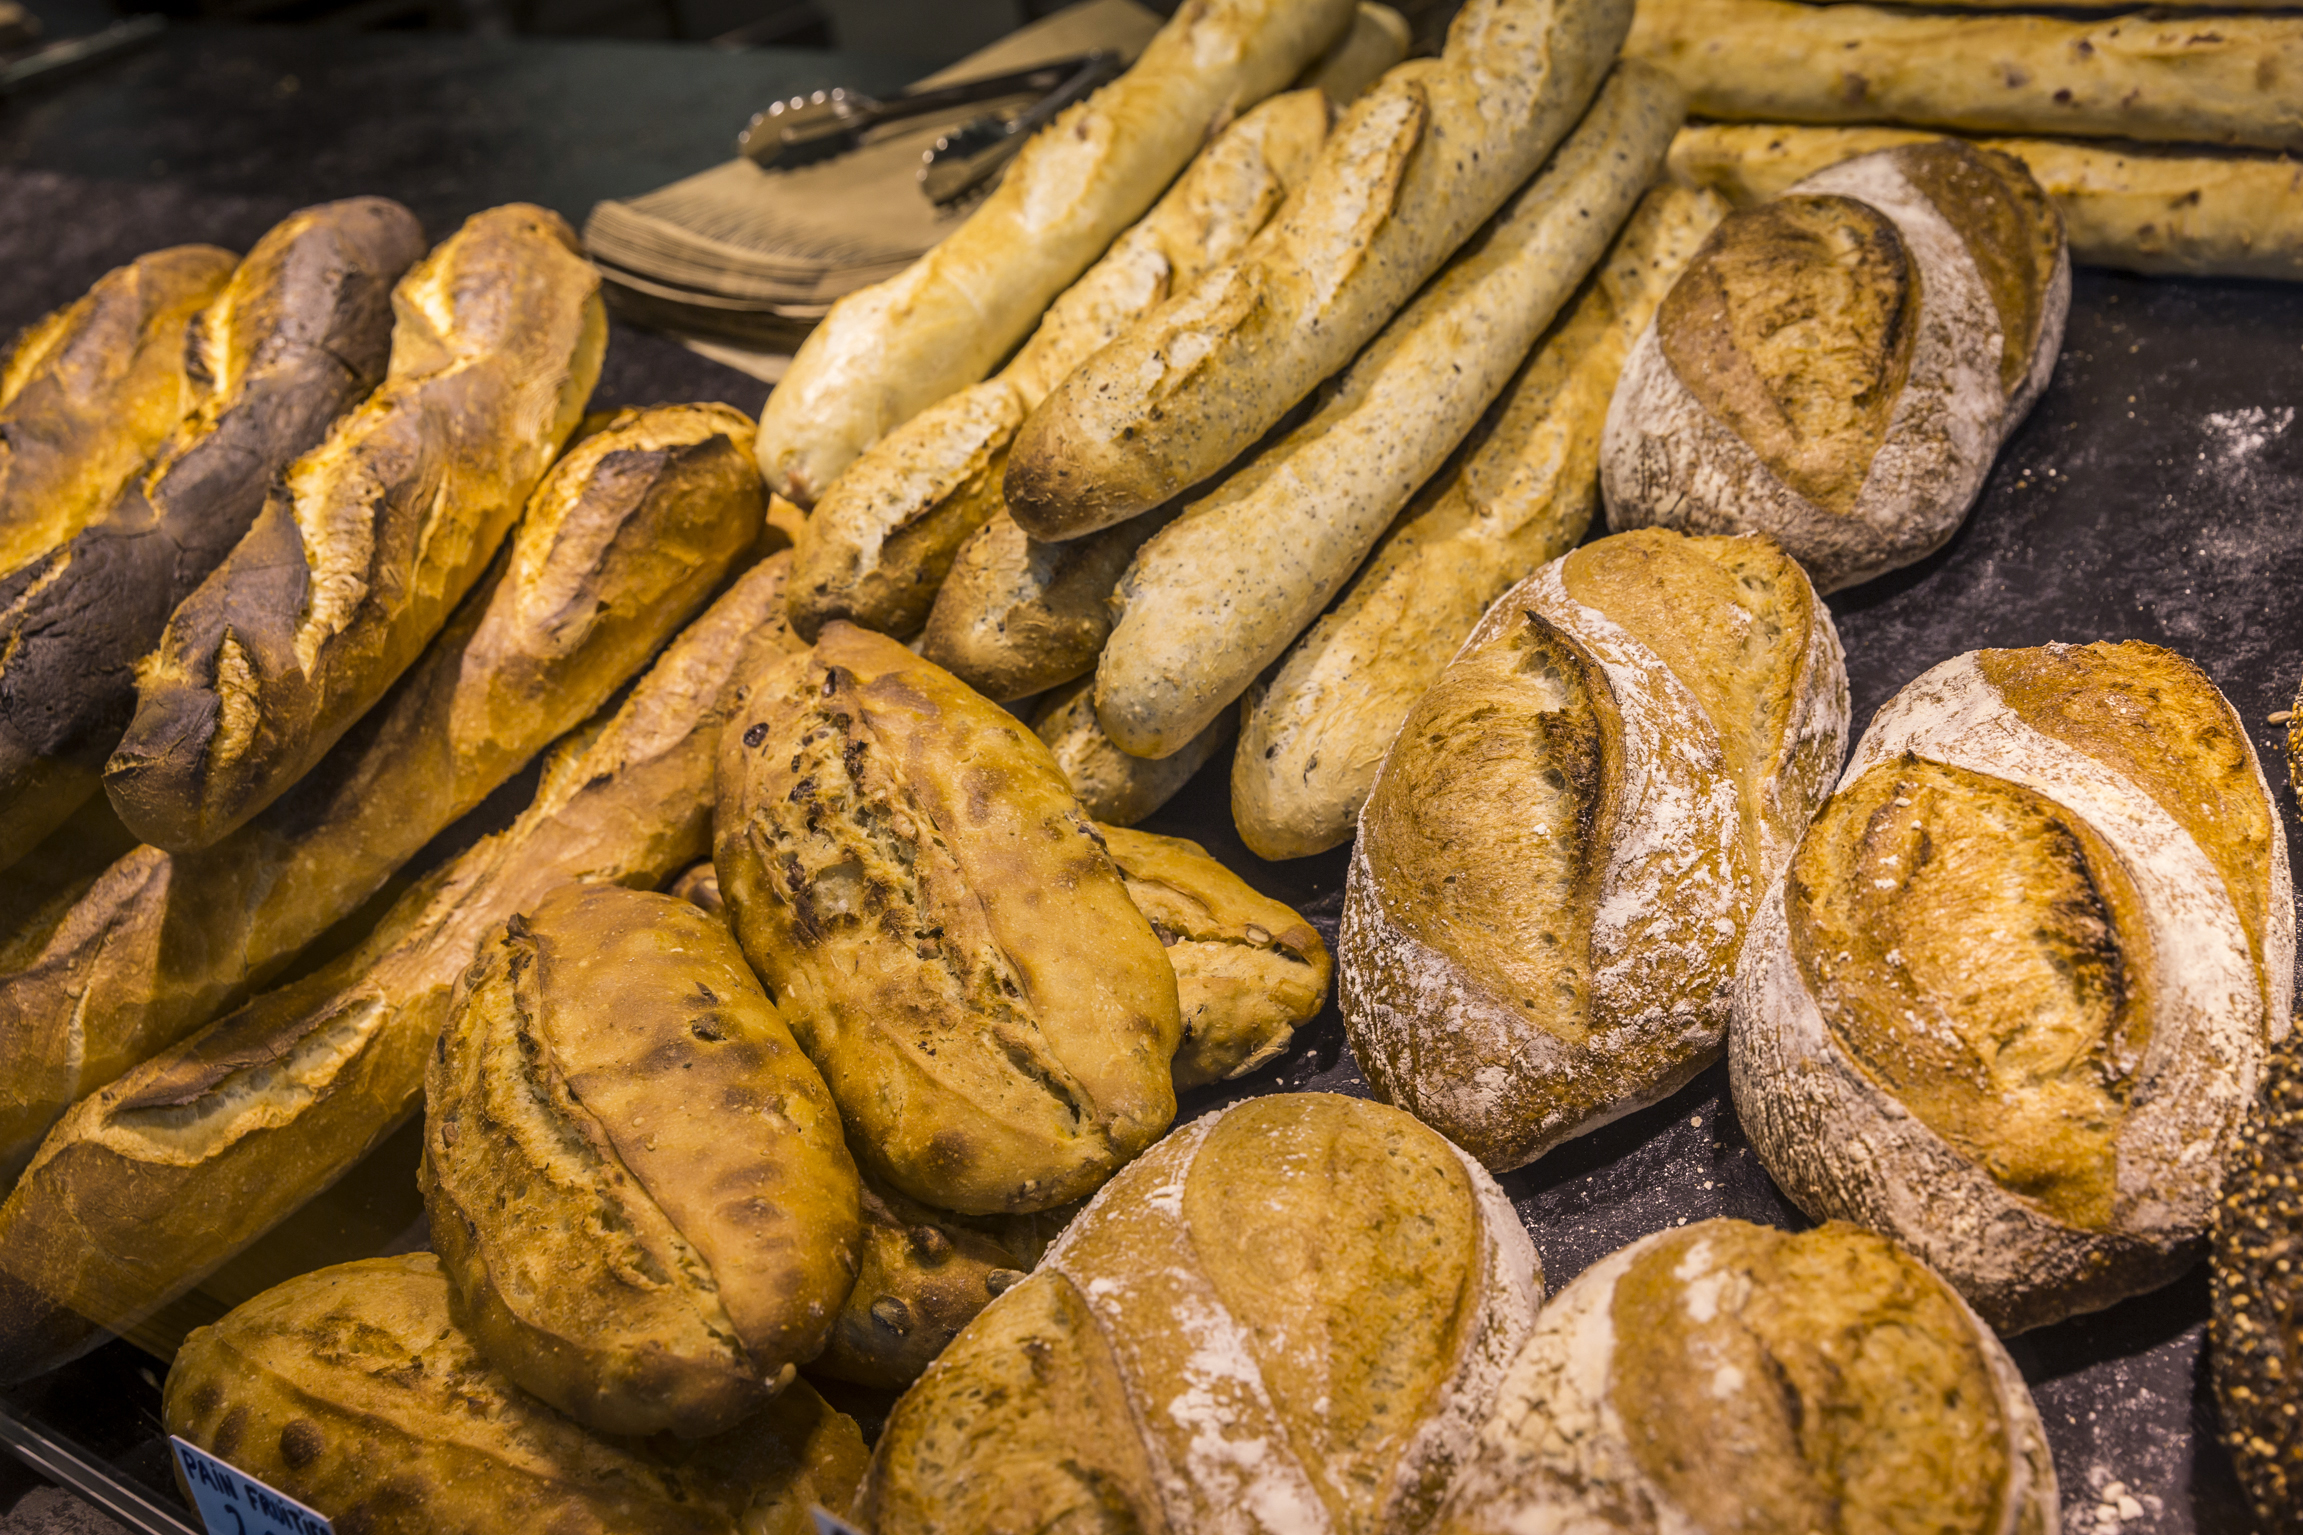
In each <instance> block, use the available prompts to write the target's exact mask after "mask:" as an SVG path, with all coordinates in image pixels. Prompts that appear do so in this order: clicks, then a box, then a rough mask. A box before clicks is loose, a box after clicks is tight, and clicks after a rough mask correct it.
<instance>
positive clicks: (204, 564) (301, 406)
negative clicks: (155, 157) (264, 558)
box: [0, 197, 424, 840]
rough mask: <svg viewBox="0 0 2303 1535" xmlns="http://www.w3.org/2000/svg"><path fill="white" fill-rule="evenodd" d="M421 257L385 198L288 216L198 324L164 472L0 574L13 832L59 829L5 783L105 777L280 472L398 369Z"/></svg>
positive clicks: (2, 686) (0, 743) (6, 804)
mask: <svg viewBox="0 0 2303 1535" xmlns="http://www.w3.org/2000/svg"><path fill="white" fill-rule="evenodd" d="M423 253H424V233H423V229H422V227H421V226H420V225H418V224H417V222H416V216H415V215H414V214H412V213H410V212H409V211H408V210H407V209H405V208H403V207H401V206H400V205H399V204H398V203H395V202H389V201H386V200H385V199H383V198H380V197H362V198H354V199H351V200H350V201H347V202H340V203H328V204H325V205H323V206H321V207H317V208H307V209H305V210H304V211H303V212H301V213H296V214H292V215H290V216H289V217H288V218H287V219H286V220H284V221H283V222H281V223H279V224H276V225H274V226H273V227H272V229H271V230H270V231H269V232H268V233H266V234H265V236H264V237H263V238H262V239H261V240H259V241H257V242H256V246H255V249H253V250H251V251H250V252H249V253H248V258H247V259H246V260H245V261H243V262H241V263H240V265H239V268H238V269H237V270H236V271H234V272H233V274H232V279H231V281H230V282H228V283H226V284H225V286H224V289H223V291H222V292H221V293H220V294H218V295H217V297H216V298H215V300H214V301H213V302H211V303H210V304H209V305H208V307H207V308H206V309H204V310H202V311H201V313H200V315H199V317H198V318H197V319H195V320H194V321H193V322H192V324H191V327H190V329H189V331H188V332H187V333H186V336H185V338H184V339H185V344H186V347H187V355H188V357H189V359H190V360H189V362H188V364H187V368H188V374H189V380H188V382H189V388H188V390H187V396H188V399H189V400H190V402H191V404H192V408H191V410H190V413H189V415H188V416H187V417H186V418H185V420H184V421H183V423H182V424H181V425H180V426H179V427H178V428H177V429H176V432H175V435H174V436H173V437H171V438H170V439H169V441H168V443H167V445H166V446H165V447H164V448H163V449H162V450H161V451H160V455H159V458H158V460H157V462H156V463H155V464H154V465H153V466H152V468H151V469H150V471H149V472H148V473H146V474H144V475H143V476H141V477H140V478H139V479H138V481H137V482H136V483H133V484H131V485H129V486H128V487H127V488H126V489H125V490H124V491H123V492H122V493H121V494H120V496H119V497H118V499H116V500H115V501H113V502H112V503H111V504H110V506H109V507H107V508H105V509H103V510H102V511H101V512H100V513H99V514H97V515H94V516H91V517H89V518H87V519H86V520H84V521H81V522H79V524H78V525H77V526H75V527H73V528H72V529H71V530H70V532H69V534H68V536H66V537H64V538H62V539H60V540H59V541H58V542H57V543H56V544H54V545H53V546H51V547H50V548H47V549H45V550H42V551H41V552H40V553H38V554H37V555H35V556H33V557H32V558H30V559H28V560H26V561H24V562H23V563H22V564H20V565H18V566H16V567H15V568H13V569H12V570H9V571H8V572H7V573H6V574H5V575H0V655H4V656H5V657H6V658H7V659H6V661H5V663H4V667H0V827H6V828H8V830H7V831H5V832H0V840H6V839H7V838H8V837H10V836H12V835H16V834H17V833H18V832H19V830H22V831H25V832H31V833H37V832H38V831H40V830H44V829H45V828H43V827H41V826H39V825H38V822H37V818H36V817H34V818H33V824H31V825H30V826H26V825H25V821H26V817H25V816H24V815H23V814H22V813H21V812H20V810H19V807H18V806H17V804H15V803H14V802H12V801H9V800H8V799H7V798H6V786H7V785H10V784H22V783H24V782H26V781H27V780H28V779H30V778H32V777H33V776H35V774H36V773H38V774H39V775H41V776H49V777H61V776H62V775H67V774H68V775H72V776H75V777H77V779H78V780H79V782H80V784H81V786H82V788H81V792H82V794H83V795H87V794H93V793H95V792H96V791H97V789H98V788H99V787H100V786H101V778H100V777H99V774H100V771H101V769H102V768H103V766H104V759H105V758H106V757H108V756H110V755H111V752H112V748H113V746H114V745H115V744H116V743H117V742H118V741H119V739H120V733H121V731H122V730H123V729H124V728H125V727H126V726H127V723H128V717H129V715H130V713H131V712H132V711H133V709H134V707H135V700H136V678H135V664H136V662H137V661H138V660H140V659H141V658H142V657H143V656H145V655H146V654H147V653H149V652H150V651H151V649H152V647H153V646H154V645H156V644H158V643H159V640H160V635H161V632H162V630H164V629H165V628H166V627H167V624H168V615H169V613H170V612H171V611H172V610H173V609H174V608H175V606H176V604H177V603H179V602H181V601H182V600H183V599H184V598H185V597H186V596H188V595H190V593H191V591H192V589H193V588H194V587H196V586H198V585H199V584H200V582H201V581H202V580H204V579H206V577H207V575H208V573H209V572H210V571H211V570H214V569H215V568H216V566H217V564H218V563H219V562H220V561H222V560H223V558H224V556H225V555H226V554H228V553H229V552H230V551H231V548H232V546H233V545H234V544H235V543H237V542H238V541H239V539H240V537H241V535H242V534H244V533H246V532H247V531H248V525H249V524H250V523H251V522H253V521H254V520H255V517H256V513H257V511H258V509H259V508H261V507H262V506H263V504H264V496H265V493H266V492H267V491H268V490H270V488H271V486H272V482H273V481H274V480H275V479H276V478H277V477H278V476H279V474H280V472H281V471H282V470H284V469H286V468H287V467H288V465H289V463H290V462H291V461H293V460H294V459H295V458H296V457H297V456H298V455H299V454H301V453H303V452H304V451H305V450H307V449H309V448H311V447H312V446H314V445H315V444H317V443H318V442H319V441H320V438H321V435H322V434H323V433H325V432H326V431H327V429H328V424H329V423H330V422H331V421H333V420H334V419H335V418H336V416H337V415H338V413H340V412H341V411H343V410H345V409H347V408H349V407H350V406H351V405H353V404H354V403H356V402H357V401H358V400H359V399H360V397H361V396H363V395H365V394H366V393H367V392H368V391H369V390H371V389H373V388H375V387H376V384H377V382H378V380H380V379H381V378H382V377H383V376H384V360H385V356H386V353H387V352H388V351H389V350H390V345H391V333H392V311H391V304H390V294H391V288H392V284H393V283H394V282H396V281H397V280H398V279H399V276H400V274H401V273H403V272H405V271H406V270H407V269H408V268H409V267H410V266H412V265H414V264H415V261H416V258H417V257H419V256H421V255H422V254H423ZM26 808H28V807H26Z"/></svg>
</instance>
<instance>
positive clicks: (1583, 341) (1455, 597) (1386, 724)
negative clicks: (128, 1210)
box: [1231, 134, 1725, 858]
mask: <svg viewBox="0 0 2303 1535" xmlns="http://www.w3.org/2000/svg"><path fill="white" fill-rule="evenodd" d="M1683 136H1684V134H1683ZM1724 212H1725V205H1724V204H1722V203H1721V202H1720V200H1719V199H1718V198H1717V197H1715V196H1713V195H1712V194H1710V193H1708V192H1702V191H1694V190H1690V189H1687V188H1679V187H1657V188H1656V189H1654V190H1653V191H1651V192H1649V193H1648V194H1647V196H1646V197H1645V198H1643V199H1642V200H1641V202H1640V205H1639V209H1638V211H1637V212H1635V213H1634V214H1633V215H1632V217H1631V220H1630V222H1628V223H1627V224H1625V225H1624V228H1623V232H1622V233H1621V234H1620V235H1618V236H1617V237H1616V241H1615V245H1614V246H1613V248H1611V249H1610V250H1609V252H1608V254H1607V258H1606V260H1605V261H1603V262H1602V263H1601V264H1600V268H1599V270H1598V271H1597V272H1596V273H1594V274H1593V276H1592V278H1591V280H1590V281H1589V282H1588V283H1586V284H1585V287H1584V291H1583V294H1582V296H1581V297H1580V298H1578V299H1577V300H1576V303H1575V307H1574V308H1573V309H1571V310H1570V311H1568V312H1567V314H1565V315H1564V316H1562V317H1561V318H1560V319H1559V321H1558V322H1557V323H1556V324H1554V325H1553V327H1552V329H1551V333H1550V334H1549V335H1548V336H1546V337H1545V339H1544V340H1543V342H1542V344H1541V345H1540V346H1538V347H1537V349H1536V352H1535V355H1534V356H1533V357H1531V358H1529V360H1528V363H1527V365H1526V367H1524V368H1522V369H1521V370H1520V375H1519V377H1518V379H1517V380H1515V381H1514V382H1513V384H1512V386H1511V389H1510V391H1509V392H1508V393H1507V394H1505V396H1504V397H1503V399H1502V400H1500V401H1498V402H1497V406H1496V409H1495V411H1494V412H1492V413H1491V415H1490V417H1489V423H1488V425H1487V426H1486V427H1485V428H1484V429H1483V433H1482V434H1481V435H1479V436H1478V437H1477V438H1475V441H1476V443H1477V446H1476V447H1475V448H1474V449H1473V450H1472V451H1471V452H1470V453H1468V454H1467V455H1465V456H1463V457H1462V458H1461V459H1460V460H1459V461H1458V463H1457V464H1456V466H1455V467H1454V469H1453V470H1452V471H1451V472H1449V473H1447V474H1445V475H1442V476H1441V477H1439V478H1437V479H1435V480H1433V481H1431V482H1430V483H1429V484H1427V485H1425V486H1424V488H1423V489H1422V490H1421V491H1419V492H1418V493H1417V494H1416V498H1415V500H1414V501H1413V502H1412V503H1410V504H1409V506H1408V508H1407V510H1406V511H1404V512H1402V513H1401V514H1400V516H1399V519H1398V520H1397V521H1396V522H1394V523H1393V524H1392V527H1391V530H1390V531H1389V532H1388V533H1386V534H1385V535H1384V539H1383V542H1382V543H1381V544H1380V545H1378V546H1377V548H1376V551H1375V553H1374V554H1373V555H1372V556H1371V557H1370V558H1369V560H1368V562H1367V564H1366V565H1365V566H1364V567H1363V568H1362V569H1361V570H1360V573H1359V574H1358V575H1357V576H1355V577H1353V578H1352V584H1351V586H1350V588H1349V589H1348V590H1347V591H1345V593H1344V595H1343V598H1342V600H1341V601H1340V602H1338V603H1337V604H1336V605H1335V607H1334V608H1333V609H1332V610H1330V611H1329V612H1327V613H1326V614H1324V615H1322V616H1321V618H1320V620H1319V621H1318V622H1317V623H1315V624H1313V625H1312V626H1311V628H1310V629H1308V630H1306V631H1305V632H1304V635H1303V637H1302V638H1301V639H1299V640H1297V641H1296V642H1295V645H1294V647H1293V648H1292V649H1290V650H1289V651H1288V653H1287V657H1286V659H1285V660H1283V661H1282V662H1281V663H1280V668H1279V671H1278V673H1277V674H1276V675H1275V676H1273V677H1272V679H1271V680H1270V682H1268V683H1263V684H1258V685H1257V686H1255V687H1253V688H1251V689H1249V691H1248V695H1247V704H1246V708H1245V710H1244V711H1243V713H1244V718H1243V720H1242V723H1241V726H1240V749H1239V751H1238V753H1237V754H1236V755H1235V756H1234V757H1233V758H1232V771H1231V805H1232V819H1233V821H1234V822H1236V823H1237V825H1238V827H1239V834H1240V836H1241V838H1242V839H1243V840H1244V841H1246V843H1247V845H1248V846H1249V847H1251V848H1253V849H1254V850H1255V851H1256V852H1257V853H1258V854H1259V855H1261V856H1262V857H1265V858H1301V857H1304V856H1306V855H1308V854H1311V853H1317V852H1321V851H1324V850H1325V849H1327V848H1331V847H1335V846H1337V845H1338V844H1340V843H1343V842H1345V841H1348V840H1349V839H1350V837H1351V833H1352V826H1353V824H1354V823H1355V822H1356V821H1357V820H1358V819H1359V807H1360V805H1361V804H1362V802H1364V801H1365V800H1366V798H1367V791H1368V786H1369V785H1370V784H1372V783H1373V782H1374V781H1375V772H1376V768H1377V767H1378V766H1379V765H1381V763H1382V761H1383V754H1384V749H1385V748H1386V747H1388V746H1390V745H1391V738H1392V736H1393V735H1394V734H1395V733H1396V732H1397V731H1398V730H1399V723H1400V721H1401V720H1403V719H1405V718H1407V712H1408V710H1409V709H1411V708H1413V707H1414V705H1415V701H1416V699H1417V698H1419V697H1420V696H1422V694H1423V691H1424V689H1426V688H1428V687H1430V686H1431V684H1432V683H1433V682H1434V681H1436V680H1437V679H1438V677H1439V674H1440V672H1441V671H1442V670H1443V669H1444V668H1445V667H1446V666H1447V663H1448V659H1449V658H1450V657H1451V656H1453V655H1454V654H1455V652H1456V649H1457V647H1458V646H1460V645H1461V644H1462V643H1463V640H1464V636H1466V635H1468V634H1469V633H1471V631H1472V628H1473V627H1474V626H1475V625H1476V624H1478V622H1479V615H1480V614H1482V613H1484V612H1486V611H1487V605H1488V604H1489V603H1490V602H1493V601H1494V600H1495V599H1496V598H1497V597H1498V596H1500V595H1501V594H1502V592H1503V590H1504V589H1505V588H1506V587H1508V586H1510V585H1511V583H1513V582H1514V581H1517V580H1519V579H1520V578H1521V577H1523V576H1525V575H1527V574H1528V573H1529V572H1531V571H1533V570H1534V569H1535V568H1536V567H1537V566H1539V565H1541V564H1543V563H1544V562H1545V561H1547V560H1553V559H1557V558H1558V557H1559V556H1560V555H1562V554H1565V553H1566V552H1567V551H1568V550H1569V549H1571V548H1573V547H1574V546H1575V544H1576V542H1577V541H1578V540H1580V539H1581V538H1582V537H1583V533H1584V529H1585V528H1587V527H1589V526H1590V524H1591V514H1592V512H1593V510H1594V509H1595V508H1596V507H1597V506H1598V504H1599V432H1600V428H1601V427H1602V426H1603V425H1604V424H1605V423H1606V420H1607V403H1608V400H1609V398H1610V397H1611V396H1612V395H1613V394H1614V392H1615V381H1616V378H1617V376H1618V375H1619V374H1620V373H1621V372H1622V371H1623V359H1624V357H1625V356H1626V355H1627V354H1628V353H1629V352H1630V350H1631V344H1632V342H1633V341H1634V340H1636V339H1637V338H1638V335H1639V333H1640V331H1641V330H1643V329H1644V328H1645V327H1646V325H1647V321H1648V318H1649V316H1651V315H1653V314H1654V313H1655V306H1656V305H1657V304H1658V303H1660V302H1662V299H1663V295H1664V294H1665V293H1666V292H1667V291H1669V289H1670V287H1671V284H1672V282H1673V281H1674V279H1676V278H1677V277H1678V276H1679V273H1680V271H1681V269H1682V268H1684V267H1685V266H1686V265H1687V260H1688V258H1689V257H1690V256H1692V255H1693V254H1694V253H1695V248H1696V247H1697V246H1698V245H1699V244H1701V243H1702V241H1703V237H1704V236H1705V235H1706V234H1708V233H1710V231H1711V229H1712V226H1713V225H1715V224H1717V223H1718V222H1719V220H1720V217H1721V215H1722V214H1723V213H1724Z"/></svg>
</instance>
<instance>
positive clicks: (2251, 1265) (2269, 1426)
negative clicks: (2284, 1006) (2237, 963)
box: [2208, 1028, 2303, 1530]
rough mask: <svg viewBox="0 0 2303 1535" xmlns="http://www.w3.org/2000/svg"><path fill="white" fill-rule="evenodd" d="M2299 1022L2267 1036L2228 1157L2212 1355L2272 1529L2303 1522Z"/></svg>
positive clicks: (2231, 1423)
mask: <svg viewBox="0 0 2303 1535" xmlns="http://www.w3.org/2000/svg"><path fill="white" fill-rule="evenodd" d="M2298 1174H2303V1029H2295V1028H2290V1029H2289V1030H2288V1033H2287V1037H2286V1038H2285V1039H2283V1040H2281V1041H2280V1042H2279V1043H2278V1044H2276V1045H2274V1046H2272V1047H2271V1052H2270V1058H2269V1060H2268V1061H2267V1062H2266V1064H2265V1067H2264V1072H2263V1088H2262V1091H2261V1092H2260V1093H2259V1094H2257V1096H2256V1100H2255V1103H2254V1105H2253V1106H2252V1107H2251V1108H2250V1109H2249V1110H2248V1114H2247V1123H2246V1127H2245V1128H2244V1129H2243V1130H2242V1131H2241V1133H2240V1139H2239V1142H2238V1144H2237V1145H2235V1146H2234V1147H2233V1148H2232V1153H2231V1158H2230V1160H2229V1161H2228V1162H2226V1163H2225V1164H2224V1168H2223V1197H2222V1200H2221V1202H2220V1203H2219V1204H2218V1205H2217V1206H2216V1209H2215V1230H2214V1249H2213V1260H2214V1264H2213V1269H2212V1275H2213V1297H2214V1299H2213V1303H2212V1310H2211V1313H2210V1316H2209V1328H2208V1338H2209V1357H2210V1359H2211V1361H2212V1364H2213V1368H2214V1378H2215V1401H2216V1405H2217V1407H2219V1408H2220V1409H2221V1418H2222V1439H2223V1447H2224V1448H2225V1449H2227V1450H2229V1451H2230V1452H2231V1460H2232V1463H2233V1464H2234V1465H2235V1466H2236V1467H2237V1468H2238V1471H2239V1481H2240V1485H2242V1486H2243V1487H2245V1488H2246V1489H2247V1497H2248V1499H2249V1501H2250V1502H2252V1503H2253V1504H2254V1505H2255V1517H2256V1518H2257V1519H2259V1520H2261V1521H2262V1527H2263V1528H2264V1529H2266V1530H2291V1529H2294V1528H2296V1527H2298V1526H2303V1434H2298V1433H2297V1432H2296V1426H2295V1420H2296V1416H2297V1414H2298V1413H2303V1346H2299V1340H2303V1192H2299V1191H2298V1184H2297V1176H2298Z"/></svg>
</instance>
